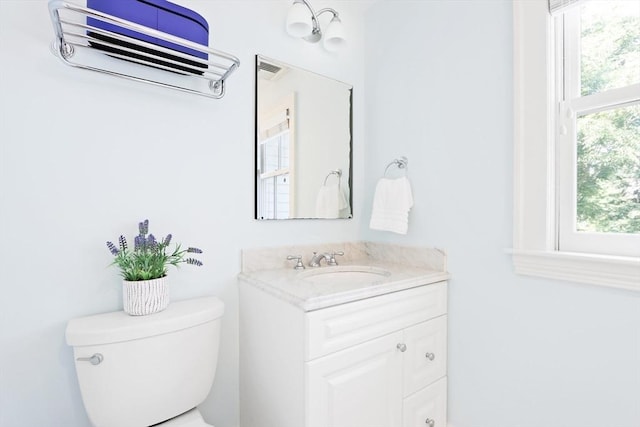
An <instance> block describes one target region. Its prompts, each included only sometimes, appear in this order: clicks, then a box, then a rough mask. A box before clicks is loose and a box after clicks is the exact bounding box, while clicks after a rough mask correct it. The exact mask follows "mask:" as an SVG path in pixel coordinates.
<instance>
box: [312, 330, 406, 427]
mask: <svg viewBox="0 0 640 427" xmlns="http://www.w3.org/2000/svg"><path fill="white" fill-rule="evenodd" d="M401 341H402V332H396V333H394V334H390V335H386V336H384V337H381V338H377V339H374V340H371V341H368V342H366V343H363V344H360V345H357V346H354V347H351V348H348V349H346V350H342V351H339V352H337V353H333V354H330V355H327V356H324V357H321V358H318V359H316V360H314V361H311V362H307V364H306V379H307V396H306V402H307V403H306V405H307V407H306V420H307V423H306V425H307V427H398V426H399V425H400V423H401V422H402V421H401V420H402V354H403V353H402V352H401V351H400V350H399V349H398V348H397V346H398V344H400V343H401Z"/></svg>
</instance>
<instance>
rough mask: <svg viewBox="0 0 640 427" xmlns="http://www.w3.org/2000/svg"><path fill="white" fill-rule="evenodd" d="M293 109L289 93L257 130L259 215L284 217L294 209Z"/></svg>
mask: <svg viewBox="0 0 640 427" xmlns="http://www.w3.org/2000/svg"><path fill="white" fill-rule="evenodd" d="M293 112H294V109H293V96H290V97H287V99H286V100H284V101H283V102H282V103H281V104H280V105H277V106H276V107H274V108H273V109H272V111H271V112H270V113H269V114H267V115H265V117H263V118H262V120H261V123H263V124H264V126H265V128H264V129H260V130H259V133H258V152H257V156H256V158H257V165H256V170H257V173H256V179H257V186H256V189H257V191H256V201H257V203H256V208H257V212H256V215H257V216H256V217H257V218H260V219H285V218H289V217H290V216H291V213H292V209H293V202H294V200H292V194H293V191H292V189H291V182H292V180H291V177H292V175H293V173H294V172H293V169H294V168H293V156H292V151H293V145H294V137H293V133H292V129H293V126H292V123H293V122H294V113H293Z"/></svg>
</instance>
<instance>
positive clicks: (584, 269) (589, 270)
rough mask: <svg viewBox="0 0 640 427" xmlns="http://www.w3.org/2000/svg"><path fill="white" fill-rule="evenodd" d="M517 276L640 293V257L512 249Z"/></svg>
mask: <svg viewBox="0 0 640 427" xmlns="http://www.w3.org/2000/svg"><path fill="white" fill-rule="evenodd" d="M509 252H510V253H511V254H512V256H513V265H514V268H515V272H516V274H522V275H525V276H536V277H545V278H548V279H557V280H568V281H572V282H579V283H588V284H592V285H599V286H607V287H612V288H619V289H627V290H635V291H640V257H619V256H607V255H594V254H581V253H572V252H571V253H570V252H551V251H530V250H518V249H511V250H509Z"/></svg>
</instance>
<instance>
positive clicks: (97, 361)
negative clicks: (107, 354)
mask: <svg viewBox="0 0 640 427" xmlns="http://www.w3.org/2000/svg"><path fill="white" fill-rule="evenodd" d="M76 360H77V361H79V362H89V363H91V364H92V365H99V364H101V363H102V361H103V360H104V356H103V355H101V354H100V353H96V354H94V355H93V356H91V357H78V358H77V359H76Z"/></svg>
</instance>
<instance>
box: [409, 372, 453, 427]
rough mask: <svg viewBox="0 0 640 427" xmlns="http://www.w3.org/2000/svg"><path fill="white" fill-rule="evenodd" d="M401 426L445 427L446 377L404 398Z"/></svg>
mask: <svg viewBox="0 0 640 427" xmlns="http://www.w3.org/2000/svg"><path fill="white" fill-rule="evenodd" d="M402 427H447V377H444V378H441V379H439V380H438V381H436V382H435V383H433V384H431V385H430V386H429V387H425V388H423V389H422V390H420V391H418V392H417V393H414V394H412V395H411V396H409V397H407V398H406V399H404V402H403V405H402Z"/></svg>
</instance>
